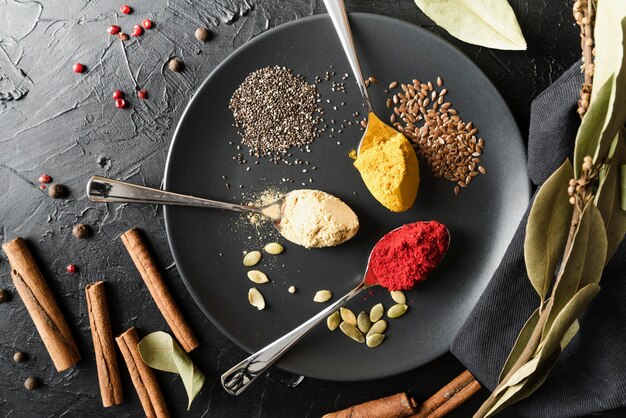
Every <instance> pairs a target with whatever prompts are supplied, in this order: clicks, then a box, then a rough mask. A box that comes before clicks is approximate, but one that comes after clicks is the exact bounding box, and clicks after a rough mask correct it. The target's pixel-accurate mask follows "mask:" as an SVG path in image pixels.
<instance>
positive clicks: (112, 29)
mask: <svg viewBox="0 0 626 418" xmlns="http://www.w3.org/2000/svg"><path fill="white" fill-rule="evenodd" d="M119 32H120V27H119V26H117V25H111V26H109V27H108V28H107V33H108V34H109V35H117V34H118V33H119Z"/></svg>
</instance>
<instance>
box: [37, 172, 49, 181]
mask: <svg viewBox="0 0 626 418" xmlns="http://www.w3.org/2000/svg"><path fill="white" fill-rule="evenodd" d="M37 180H39V183H50V182H51V181H52V177H50V176H49V175H47V174H42V175H41V176H39V178H38V179H37Z"/></svg>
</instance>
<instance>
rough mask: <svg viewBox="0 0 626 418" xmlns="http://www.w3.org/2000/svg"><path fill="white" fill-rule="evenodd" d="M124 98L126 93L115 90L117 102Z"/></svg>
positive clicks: (114, 97) (114, 96)
mask: <svg viewBox="0 0 626 418" xmlns="http://www.w3.org/2000/svg"><path fill="white" fill-rule="evenodd" d="M123 98H124V92H123V91H122V90H115V91H114V92H113V99H115V100H117V99H123Z"/></svg>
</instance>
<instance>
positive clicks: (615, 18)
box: [592, 1, 626, 101]
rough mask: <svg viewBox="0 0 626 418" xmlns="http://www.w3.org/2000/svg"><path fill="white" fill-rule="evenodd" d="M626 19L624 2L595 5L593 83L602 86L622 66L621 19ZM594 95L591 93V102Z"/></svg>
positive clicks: (625, 3) (602, 2)
mask: <svg viewBox="0 0 626 418" xmlns="http://www.w3.org/2000/svg"><path fill="white" fill-rule="evenodd" d="M624 17H626V2H625V1H600V2H598V3H597V7H596V16H595V25H594V28H593V38H594V50H595V55H594V60H593V62H594V72H593V83H594V85H596V86H601V85H603V84H604V83H605V82H606V81H607V80H608V79H609V77H610V76H611V75H613V74H617V73H619V71H620V68H621V66H622V59H623V55H624V50H623V48H622V38H623V34H622V19H624ZM593 100H594V94H593V93H592V101H593Z"/></svg>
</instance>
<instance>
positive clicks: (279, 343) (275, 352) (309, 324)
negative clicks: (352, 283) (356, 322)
mask: <svg viewBox="0 0 626 418" xmlns="http://www.w3.org/2000/svg"><path fill="white" fill-rule="evenodd" d="M364 287H365V283H364V282H361V283H360V284H359V285H358V286H357V287H356V288H354V289H353V290H352V291H350V292H349V293H348V294H347V295H345V296H343V297H342V298H340V299H339V300H337V301H336V302H335V303H333V304H332V305H330V306H328V307H327V308H326V309H324V310H323V311H321V312H320V313H318V314H317V315H315V316H314V317H313V318H311V319H309V320H308V321H306V322H305V323H303V324H302V325H300V326H299V327H298V328H296V329H294V330H293V331H291V332H290V333H288V334H285V335H283V336H282V337H281V338H279V339H278V340H276V341H274V342H273V343H271V344H269V345H268V346H266V347H265V348H262V349H260V350H259V351H257V352H256V353H254V354H252V355H251V356H250V357H248V358H247V359H245V360H244V361H242V362H241V363H239V364H237V365H236V366H235V367H233V368H232V369H230V370H228V371H227V372H226V373H224V374H223V375H222V386H223V387H224V389H226V392H228V393H230V394H231V395H239V394H240V393H241V392H243V391H244V390H245V389H246V388H247V387H248V386H249V385H250V384H251V383H252V382H253V381H254V379H256V378H257V377H259V376H260V375H261V374H263V373H264V372H265V371H267V369H269V367H270V366H271V365H272V364H274V363H275V362H276V361H277V360H278V359H279V358H281V357H282V356H283V354H285V353H286V352H287V351H288V350H289V349H290V348H291V347H292V346H293V345H294V344H295V343H297V342H298V341H299V340H300V339H301V338H302V337H304V336H305V335H306V334H307V333H308V332H309V331H311V330H312V329H313V328H314V327H315V326H316V325H317V324H319V323H320V322H322V321H323V320H324V319H325V318H326V317H327V316H328V315H330V314H331V313H332V312H334V311H336V310H337V309H339V308H340V307H341V306H342V305H343V304H344V303H346V302H347V301H349V300H350V299H352V298H353V297H354V296H356V295H357V294H358V293H359V292H360V291H361V290H362V289H363V288H364Z"/></svg>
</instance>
